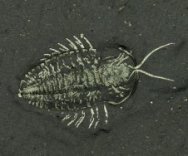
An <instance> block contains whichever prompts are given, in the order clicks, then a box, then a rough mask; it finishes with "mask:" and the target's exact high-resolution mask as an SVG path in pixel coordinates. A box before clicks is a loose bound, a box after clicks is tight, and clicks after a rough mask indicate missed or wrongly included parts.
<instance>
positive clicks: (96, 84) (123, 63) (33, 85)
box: [18, 34, 174, 128]
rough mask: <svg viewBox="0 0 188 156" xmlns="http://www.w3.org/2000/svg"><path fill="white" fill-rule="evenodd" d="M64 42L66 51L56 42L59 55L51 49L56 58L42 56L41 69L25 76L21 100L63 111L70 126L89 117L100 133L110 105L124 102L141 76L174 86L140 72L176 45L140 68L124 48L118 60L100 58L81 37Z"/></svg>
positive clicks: (50, 109)
mask: <svg viewBox="0 0 188 156" xmlns="http://www.w3.org/2000/svg"><path fill="white" fill-rule="evenodd" d="M66 40H67V42H68V44H67V46H65V45H63V44H61V43H58V45H59V49H58V50H56V49H52V48H50V50H51V51H52V53H51V54H44V58H43V59H41V62H40V64H39V65H38V66H36V67H35V68H33V69H32V70H31V71H29V72H28V73H27V74H26V75H25V77H24V79H23V80H21V83H20V89H19V93H18V96H19V97H22V98H24V99H26V100H28V101H29V103H30V104H32V105H34V106H36V107H39V108H41V109H47V110H49V111H57V112H65V114H64V115H63V116H62V118H61V120H62V121H63V122H66V124H67V125H68V126H70V125H71V124H74V125H75V126H76V127H79V125H80V124H81V123H82V122H83V121H84V119H85V117H86V116H88V115H89V117H90V118H89V124H88V127H89V128H91V127H94V128H96V127H97V125H98V124H99V121H102V122H104V123H106V124H107V123H108V116H109V113H108V110H107V105H120V104H122V103H124V102H125V101H126V100H127V99H128V98H129V97H130V96H131V94H132V92H133V90H134V88H135V85H136V84H137V81H138V78H139V74H140V73H142V74H145V75H147V76H149V77H152V78H157V79H162V80H167V81H173V80H172V79H168V78H165V77H162V76H157V75H154V74H151V73H148V72H146V71H144V70H142V69H141V67H142V65H143V64H144V63H145V62H146V60H147V59H148V58H149V57H150V56H151V55H152V54H154V53H155V52H157V51H158V50H160V49H162V48H165V47H167V46H169V45H172V44H174V43H168V44H165V45H162V46H160V47H158V48H156V49H154V50H152V51H151V52H150V53H149V54H148V55H146V56H145V58H144V59H143V60H142V61H141V63H140V64H138V65H137V64H136V62H135V59H134V57H133V55H132V54H131V53H130V52H129V51H127V50H126V49H123V48H122V47H119V51H120V54H119V56H118V57H114V56H110V57H106V58H104V59H102V58H100V57H99V56H98V54H97V51H96V49H94V48H93V46H92V44H91V43H90V41H89V40H88V39H87V38H86V37H85V36H84V35H83V34H81V35H79V37H77V36H73V40H70V39H68V38H66ZM86 110H88V112H89V113H86ZM101 116H102V117H103V118H101Z"/></svg>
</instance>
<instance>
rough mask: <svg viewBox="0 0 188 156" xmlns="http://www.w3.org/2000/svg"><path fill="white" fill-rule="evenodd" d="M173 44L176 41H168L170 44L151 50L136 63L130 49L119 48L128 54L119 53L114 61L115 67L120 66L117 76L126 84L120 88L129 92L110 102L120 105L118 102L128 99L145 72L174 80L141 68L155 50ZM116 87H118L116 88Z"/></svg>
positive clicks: (155, 76)
mask: <svg viewBox="0 0 188 156" xmlns="http://www.w3.org/2000/svg"><path fill="white" fill-rule="evenodd" d="M173 44H174V43H168V44H165V45H162V46H160V47H158V48H156V49H154V50H152V51H151V52H149V54H147V55H146V56H145V57H144V59H143V60H142V61H141V63H139V64H136V61H135V58H134V57H133V55H132V54H131V53H129V52H128V51H126V50H125V49H123V48H119V50H121V51H123V52H124V53H125V54H126V56H123V54H122V55H119V56H118V57H117V58H116V59H115V60H114V61H113V65H114V68H118V69H115V70H117V71H118V72H116V74H117V77H119V78H120V79H122V81H123V82H124V86H120V88H122V89H124V90H127V93H126V94H125V95H126V96H122V99H121V100H119V101H118V100H115V99H116V98H115V97H113V100H112V101H109V103H110V104H113V105H118V104H121V103H122V102H124V101H126V100H127V99H128V98H129V97H130V95H131V94H132V93H133V91H134V88H135V86H136V84H137V81H138V79H139V74H144V75H147V76H149V77H152V78H156V79H162V80H166V81H172V82H173V81H174V80H172V79H169V78H165V77H162V76H158V75H154V74H151V73H149V72H146V71H145V70H142V69H141V67H142V66H143V64H144V63H145V62H146V61H147V60H148V58H149V57H150V56H151V55H152V54H154V53H155V52H157V51H159V50H161V49H163V48H165V47H167V46H170V45H173ZM114 62H115V63H114ZM114 89H116V88H114ZM116 91H117V92H118V90H117V89H116Z"/></svg>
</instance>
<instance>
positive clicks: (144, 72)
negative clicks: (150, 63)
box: [133, 43, 175, 82]
mask: <svg viewBox="0 0 188 156" xmlns="http://www.w3.org/2000/svg"><path fill="white" fill-rule="evenodd" d="M174 44H175V43H168V44H165V45H162V46H160V47H158V48H156V49H154V50H152V51H151V52H150V53H149V54H147V55H146V56H145V57H144V59H143V60H142V61H141V63H140V64H138V65H137V66H136V67H133V69H134V71H133V72H138V73H142V74H145V75H147V76H149V77H152V78H157V79H162V80H166V81H172V82H173V81H174V80H173V79H169V78H165V77H162V76H158V75H154V74H151V73H148V72H146V71H144V70H142V69H140V68H141V67H142V66H143V64H144V63H145V62H146V61H147V60H148V58H149V57H150V56H151V55H153V54H154V53H155V52H157V51H159V50H161V49H163V48H166V47H168V46H170V45H174Z"/></svg>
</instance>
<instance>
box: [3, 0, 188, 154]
mask: <svg viewBox="0 0 188 156" xmlns="http://www.w3.org/2000/svg"><path fill="white" fill-rule="evenodd" d="M80 33H84V34H85V35H86V36H87V37H88V38H89V39H90V41H91V42H92V43H93V45H94V46H95V47H96V48H97V50H98V52H99V53H100V54H101V55H105V56H108V53H110V47H111V45H116V44H122V45H125V46H127V47H128V48H130V49H131V50H132V51H133V54H134V56H135V57H136V58H137V61H138V62H140V61H141V60H142V58H143V57H144V56H145V55H146V54H147V53H148V52H149V51H151V50H152V49H154V48H156V47H157V46H159V45H162V44H165V43H168V42H175V43H176V45H175V46H171V47H169V48H168V49H166V50H163V51H162V52H160V53H158V54H156V55H154V56H152V57H151V58H150V60H148V62H147V63H146V64H145V65H144V67H143V68H144V69H145V70H147V71H150V72H152V73H155V74H159V75H163V76H167V77H170V78H174V79H175V80H176V81H175V83H169V82H165V81H160V80H156V79H151V78H148V77H146V76H144V75H142V76H141V78H140V82H139V84H138V88H137V90H136V92H135V93H134V95H133V96H132V97H131V98H130V99H129V100H128V101H127V102H125V103H124V104H123V105H122V107H123V109H120V108H119V107H109V111H110V123H109V125H108V126H103V125H101V126H100V127H99V128H98V129H97V130H96V131H92V130H87V129H86V123H85V126H84V125H83V126H82V127H81V128H79V129H75V128H74V127H70V128H69V127H66V126H64V124H61V123H60V122H59V121H58V120H57V119H56V118H53V117H52V116H49V115H48V113H46V112H41V111H39V110H38V109H36V108H33V107H32V106H30V105H28V104H27V102H25V101H23V100H21V99H18V98H17V90H18V88H19V83H20V80H21V79H22V76H23V74H24V73H25V72H26V71H28V70H29V69H31V67H32V66H34V65H35V64H37V63H38V61H39V59H40V58H41V57H42V55H43V53H46V52H47V51H48V48H49V47H55V46H56V43H57V42H63V41H64V38H65V37H71V36H72V35H77V34H80ZM187 41H188V1H187V0H152V1H151V0H129V1H125V0H82V1H81V0H80V1H78V0H77V1H76V0H71V1H70V0H0V156H90V155H94V156H112V155H114V156H151V155H152V156H187V155H188V140H187V139H188V138H187V137H188V90H187V87H188V43H187ZM107 47H108V48H107Z"/></svg>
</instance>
